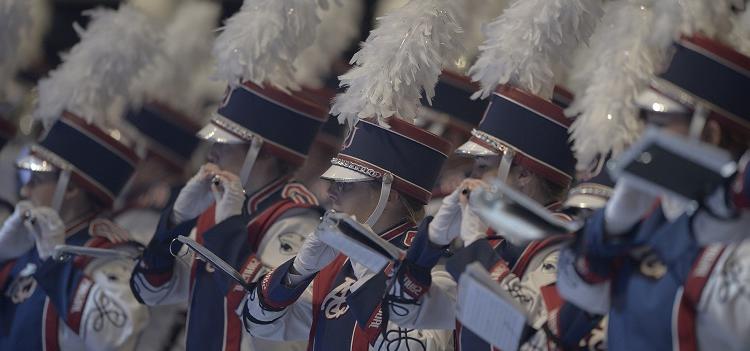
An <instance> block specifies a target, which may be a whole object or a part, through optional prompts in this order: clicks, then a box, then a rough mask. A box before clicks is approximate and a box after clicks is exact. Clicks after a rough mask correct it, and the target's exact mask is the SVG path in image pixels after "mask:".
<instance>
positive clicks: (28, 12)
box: [0, 0, 49, 101]
mask: <svg viewBox="0 0 750 351" xmlns="http://www.w3.org/2000/svg"><path fill="white" fill-rule="evenodd" d="M47 5H48V4H47V3H46V0H4V1H0V101H4V100H6V98H9V96H6V94H9V92H8V91H6V90H5V87H6V86H8V85H11V84H12V82H13V81H14V78H15V75H16V74H17V73H18V71H19V70H20V69H22V68H24V67H27V66H28V65H29V64H31V63H32V62H33V61H34V60H37V59H39V57H40V56H41V45H42V36H43V35H44V33H45V32H46V28H47V27H48V26H49V8H48V6H47ZM11 95H12V94H11Z"/></svg>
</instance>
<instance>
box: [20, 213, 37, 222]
mask: <svg viewBox="0 0 750 351" xmlns="http://www.w3.org/2000/svg"><path fill="white" fill-rule="evenodd" d="M23 220H24V221H27V222H29V223H31V224H34V223H36V218H34V215H33V214H32V213H31V210H28V211H26V212H24V213H23Z"/></svg>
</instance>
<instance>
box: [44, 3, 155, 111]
mask: <svg viewBox="0 0 750 351" xmlns="http://www.w3.org/2000/svg"><path fill="white" fill-rule="evenodd" d="M88 15H89V16H91V21H90V22H89V25H88V27H87V28H86V30H85V31H84V30H82V29H81V28H80V27H76V30H77V31H78V33H79V35H80V37H81V41H80V42H79V43H78V44H76V45H75V46H74V47H73V48H72V49H71V50H70V52H68V53H67V54H65V55H64V57H63V63H62V64H61V66H60V67H58V68H57V69H56V70H55V71H53V72H52V73H51V74H50V76H49V77H48V78H45V79H43V80H41V81H40V82H39V103H38V106H37V109H36V111H34V117H35V118H36V119H39V120H41V121H43V122H44V124H45V126H50V125H52V123H54V122H55V121H56V120H57V118H58V117H59V116H60V114H61V112H62V111H63V110H67V111H70V112H72V113H75V114H77V115H79V116H81V117H83V118H85V119H86V120H87V121H88V122H89V123H93V122H97V123H100V124H101V125H107V123H111V121H109V120H107V118H109V117H111V116H105V115H104V113H103V112H102V111H106V110H107V109H108V108H109V106H111V105H112V103H113V101H115V100H117V99H118V98H127V96H128V90H129V87H130V83H131V82H132V79H133V77H135V76H136V75H137V74H138V72H139V71H140V70H141V69H142V68H144V67H145V66H147V65H148V64H149V63H150V62H151V60H152V59H153V57H154V56H155V54H154V53H155V52H157V51H158V50H159V45H160V43H159V36H158V34H157V31H156V30H155V28H154V25H153V23H151V22H150V20H149V19H148V18H147V17H146V16H145V15H144V14H142V13H140V12H139V11H137V10H135V9H133V8H131V7H130V6H127V5H124V6H121V7H120V9H119V10H117V11H115V10H108V9H96V10H92V11H89V12H88Z"/></svg>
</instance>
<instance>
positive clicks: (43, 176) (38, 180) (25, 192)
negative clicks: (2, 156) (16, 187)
mask: <svg viewBox="0 0 750 351" xmlns="http://www.w3.org/2000/svg"><path fill="white" fill-rule="evenodd" d="M56 186H57V173H55V172H32V173H31V177H29V180H28V181H27V182H26V183H25V184H24V185H23V187H21V198H23V199H26V200H29V201H31V203H32V204H34V206H36V207H39V206H51V205H52V197H53V196H54V194H55V187H56Z"/></svg>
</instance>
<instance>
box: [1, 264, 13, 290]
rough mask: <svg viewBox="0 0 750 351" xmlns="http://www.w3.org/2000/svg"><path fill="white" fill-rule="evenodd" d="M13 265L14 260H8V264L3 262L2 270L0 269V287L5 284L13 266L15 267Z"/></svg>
mask: <svg viewBox="0 0 750 351" xmlns="http://www.w3.org/2000/svg"><path fill="white" fill-rule="evenodd" d="M15 263H16V260H10V261H8V262H5V264H4V265H3V266H2V268H0V287H2V286H5V283H6V281H7V280H8V277H9V276H10V272H11V271H12V270H13V266H14V265H15Z"/></svg>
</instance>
